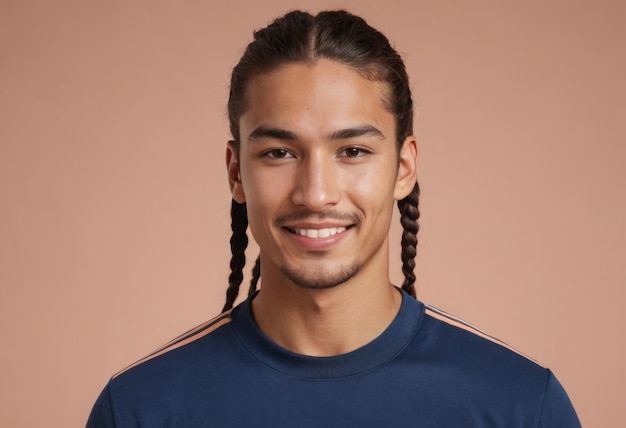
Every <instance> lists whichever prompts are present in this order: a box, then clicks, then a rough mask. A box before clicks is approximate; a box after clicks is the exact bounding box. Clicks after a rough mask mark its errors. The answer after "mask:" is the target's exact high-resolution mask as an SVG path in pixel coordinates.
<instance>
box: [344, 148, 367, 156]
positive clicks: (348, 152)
mask: <svg viewBox="0 0 626 428" xmlns="http://www.w3.org/2000/svg"><path fill="white" fill-rule="evenodd" d="M368 153H369V151H368V150H365V149H361V148H359V147H346V148H345V149H343V150H341V152H340V156H343V157H347V158H358V157H360V156H363V155H366V154H368Z"/></svg>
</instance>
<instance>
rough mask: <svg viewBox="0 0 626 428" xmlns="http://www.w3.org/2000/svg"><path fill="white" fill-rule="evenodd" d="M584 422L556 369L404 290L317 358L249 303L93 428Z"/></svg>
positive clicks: (150, 370) (146, 365)
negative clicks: (359, 339) (369, 323)
mask: <svg viewBox="0 0 626 428" xmlns="http://www.w3.org/2000/svg"><path fill="white" fill-rule="evenodd" d="M387 426H394V427H433V428H434V427H437V428H441V427H506V428H522V427H524V428H531V427H532V428H548V427H549V428H560V427H562V428H574V427H580V423H579V421H578V418H577V417H576V413H575V411H574V409H573V407H572V405H571V403H570V400H569V399H568V397H567V394H566V393H565V391H564V390H563V388H562V387H561V385H560V384H559V382H558V381H557V379H556V378H555V377H554V375H553V374H552V373H551V372H550V371H549V370H548V369H545V368H543V367H541V366H539V365H538V364H536V363H534V362H532V361H530V360H529V359H527V358H526V357H524V356H522V355H520V354H518V353H516V352H515V351H513V350H511V349H509V348H507V347H506V346H504V345H503V344H501V343H498V342H497V341H495V340H493V339H491V338H489V337H487V336H485V335H484V334H482V333H481V332H480V331H478V330H474V329H473V328H472V327H471V326H469V325H466V324H463V323H462V322H459V320H456V319H454V318H453V317H450V316H448V315H447V314H445V313H442V312H440V311H437V310H435V309H434V308H430V307H427V306H425V305H424V304H422V303H421V302H419V301H416V300H414V299H413V298H411V297H409V296H408V295H406V294H405V293H404V292H403V297H402V305H401V307H400V311H399V312H398V315H397V316H396V318H395V319H394V321H393V322H392V323H391V325H390V326H389V327H388V328H387V329H386V330H385V332H383V334H381V335H380V336H379V337H378V338H376V339H375V340H374V341H372V342H371V343H369V344H367V345H365V346H363V347H362V348H359V349H357V350H355V351H353V352H350V353H347V354H342V355H338V356H333V357H309V356H304V355H299V354H296V353H293V352H291V351H289V350H287V349H284V348H282V347H280V346H279V345H277V344H275V343H274V342H272V341H271V340H270V339H269V338H268V337H267V336H266V335H265V334H264V333H263V332H262V331H261V330H260V329H259V328H258V326H257V325H256V323H255V321H254V319H253V317H252V312H251V308H250V300H247V301H245V302H244V303H242V304H241V305H239V306H237V307H236V308H234V309H233V310H232V311H231V312H229V313H226V314H222V315H221V316H219V317H217V318H215V319H213V320H211V321H209V322H207V323H205V324H203V325H201V326H199V327H197V328H195V329H194V330H191V331H190V332H188V333H186V334H185V335H183V336H181V337H179V338H178V339H175V340H174V341H172V342H171V343H169V344H168V345H166V346H164V347H163V348H162V349H160V350H158V351H156V352H155V353H153V354H152V355H149V356H148V357H146V358H145V359H143V360H141V361H139V362H138V363H136V364H134V365H133V366H131V367H130V368H128V369H126V370H124V371H123V372H121V373H119V374H117V375H115V376H114V377H113V378H112V379H111V380H110V382H109V383H108V384H107V386H106V387H105V388H104V390H103V391H102V393H101V395H100V397H99V398H98V400H97V401H96V404H95V405H94V408H93V410H92V412H91V415H90V417H89V420H88V422H87V427H88V428H96V427H98V428H99V427H118V428H126V427H150V428H155V427H238V428H241V427H387Z"/></svg>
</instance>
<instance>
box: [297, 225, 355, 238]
mask: <svg viewBox="0 0 626 428" xmlns="http://www.w3.org/2000/svg"><path fill="white" fill-rule="evenodd" d="M349 227H350V226H348V227H345V226H340V227H324V228H321V229H304V228H287V230H289V231H290V232H292V233H295V234H297V235H300V236H306V237H307V238H328V237H331V236H335V235H337V234H339V233H343V232H345V231H346V230H347V229H348V228H349Z"/></svg>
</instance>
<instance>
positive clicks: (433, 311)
mask: <svg viewBox="0 0 626 428" xmlns="http://www.w3.org/2000/svg"><path fill="white" fill-rule="evenodd" d="M424 307H425V308H426V314H427V315H430V316H431V317H433V318H436V319H438V320H440V321H443V322H445V323H447V324H450V325H453V326H455V327H459V328H461V329H463V330H466V331H469V332H470V333H474V334H475V335H477V336H480V337H482V338H484V339H487V340H489V341H490V342H493V343H496V344H498V345H500V346H503V347H505V348H507V349H509V350H511V351H513V352H515V353H516V354H518V355H521V356H522V357H524V358H526V359H528V360H530V361H532V362H534V363H536V364H538V365H541V364H539V362H538V361H537V360H535V359H534V358H531V357H529V356H528V355H526V354H523V353H521V352H520V351H518V350H517V349H515V348H513V347H512V346H510V345H509V344H507V343H505V342H503V341H501V340H500V339H498V338H497V337H494V336H492V335H490V334H488V333H486V332H485V331H484V330H481V329H480V328H478V327H476V326H475V325H473V324H470V323H468V322H467V321H463V320H462V319H460V318H457V317H455V316H454V315H452V314H449V313H447V312H445V311H442V310H441V309H437V308H435V307H434V306H430V305H427V304H424Z"/></svg>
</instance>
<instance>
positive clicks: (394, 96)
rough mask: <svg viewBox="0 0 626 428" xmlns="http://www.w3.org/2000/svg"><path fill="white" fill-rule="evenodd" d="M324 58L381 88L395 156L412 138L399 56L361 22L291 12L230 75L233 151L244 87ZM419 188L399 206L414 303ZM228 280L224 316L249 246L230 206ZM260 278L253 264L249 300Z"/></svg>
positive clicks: (243, 220)
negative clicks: (391, 120)
mask: <svg viewBox="0 0 626 428" xmlns="http://www.w3.org/2000/svg"><path fill="white" fill-rule="evenodd" d="M318 58H325V59H330V60H334V61H337V62H340V63H342V64H345V65H347V66H349V67H351V68H353V69H354V70H355V71H357V72H358V73H359V74H361V75H362V76H363V77H365V78H366V79H368V80H371V81H379V82H385V83H386V84H387V86H388V94H387V96H386V99H385V107H386V108H387V109H388V110H389V111H390V112H391V113H392V114H393V115H394V117H395V119H396V141H397V146H398V152H399V150H400V148H401V147H402V144H403V143H404V141H405V139H406V137H408V136H409V135H412V134H413V100H412V97H411V90H410V88H409V78H408V75H407V73H406V69H405V66H404V62H403V61H402V58H401V57H400V55H399V54H398V53H397V52H396V51H395V49H394V48H393V47H391V45H390V44H389V40H387V38H386V37H385V36H384V35H383V34H382V33H380V32H379V31H378V30H376V29H374V28H372V27H370V26H369V25H368V24H367V23H366V22H365V21H364V20H363V19H362V18H360V17H358V16H355V15H352V14H350V13H348V12H346V11H342V10H340V11H326V12H320V13H319V14H317V15H315V16H314V15H311V14H309V13H306V12H301V11H293V12H290V13H288V14H286V15H285V16H283V17H281V18H278V19H276V20H275V21H274V22H273V23H271V24H270V25H269V26H267V27H266V28H263V29H261V30H258V31H255V32H254V40H253V41H252V43H250V44H249V45H248V46H247V48H246V50H245V52H244V54H243V56H242V57H241V59H240V60H239V63H238V64H237V65H236V66H235V68H234V69H233V73H232V76H231V84H230V95H229V99H228V117H229V122H230V131H231V134H232V137H233V142H232V144H233V147H234V149H235V151H238V150H239V144H240V135H239V118H240V117H241V115H242V114H243V112H244V111H245V110H246V105H245V96H244V95H245V89H246V84H247V83H248V82H249V81H250V80H251V79H252V78H253V77H254V76H256V75H258V74H260V73H264V72H269V71H271V70H274V69H276V68H278V67H279V66H281V65H285V64H289V63H296V62H305V63H306V62H313V61H315V60H316V59H318ZM418 201H419V186H418V184H417V183H415V186H414V188H413V190H412V192H411V193H410V194H409V195H408V196H407V197H406V198H404V199H402V200H400V201H398V209H399V211H400V217H401V218H400V222H401V224H402V228H403V233H402V240H401V245H402V255H401V257H402V273H403V275H404V278H405V279H404V282H403V284H402V289H403V290H405V291H406V292H407V293H408V294H410V295H411V296H413V297H415V296H416V293H415V272H414V270H415V255H416V247H417V232H418V229H419V227H418V224H417V220H418V218H419V209H418ZM231 218H232V222H231V228H232V237H231V240H230V247H231V253H232V258H231V261H230V268H231V274H230V276H229V286H228V290H227V291H226V304H225V305H224V309H223V310H224V311H227V310H229V309H230V308H232V306H233V304H234V302H235V300H236V298H237V296H238V295H239V288H240V286H241V283H242V282H243V268H244V266H245V262H246V258H245V250H246V247H247V245H248V236H247V234H246V230H247V228H248V217H247V213H246V206H245V204H239V203H237V202H235V201H234V200H233V201H232V207H231ZM260 276H261V266H260V260H259V258H257V259H256V262H255V265H254V268H253V271H252V280H251V283H250V291H249V294H252V293H254V291H255V290H256V288H257V284H258V281H259V278H260Z"/></svg>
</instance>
